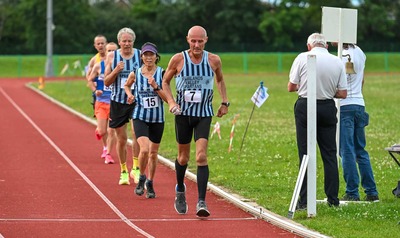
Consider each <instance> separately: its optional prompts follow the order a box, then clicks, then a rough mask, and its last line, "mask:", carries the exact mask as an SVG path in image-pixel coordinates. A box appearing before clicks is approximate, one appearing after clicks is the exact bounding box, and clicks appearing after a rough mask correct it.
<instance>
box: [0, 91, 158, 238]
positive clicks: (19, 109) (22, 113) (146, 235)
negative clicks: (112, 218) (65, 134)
mask: <svg viewBox="0 0 400 238" xmlns="http://www.w3.org/2000/svg"><path fill="white" fill-rule="evenodd" d="M0 92H1V93H2V94H3V95H4V97H5V98H6V99H7V100H8V101H9V102H10V103H11V105H13V106H14V107H15V108H16V109H17V110H18V112H19V113H21V115H22V116H23V117H25V119H26V120H27V121H28V122H29V123H30V124H31V125H32V126H33V127H34V128H35V129H36V130H37V131H38V132H39V133H40V134H41V135H42V136H43V138H44V139H45V140H47V142H48V143H49V144H50V145H51V146H52V147H53V148H54V149H55V150H56V151H57V152H58V153H59V154H60V155H61V157H63V158H64V160H65V161H66V162H67V163H68V164H69V165H70V166H71V167H72V168H73V169H74V170H75V172H77V173H78V174H79V175H80V176H81V177H82V178H83V180H85V181H86V183H88V184H89V186H90V187H91V188H92V189H93V190H94V191H95V192H96V193H97V194H98V195H99V196H100V197H101V198H102V199H103V201H104V202H105V203H107V205H108V206H109V207H110V208H111V209H112V210H113V211H114V212H115V214H117V215H118V216H119V217H120V218H121V220H123V221H124V222H125V223H126V224H127V225H128V226H130V227H132V228H133V229H134V230H136V231H137V232H139V233H140V234H142V235H144V236H145V237H153V236H152V235H150V234H148V233H147V232H145V231H144V230H142V229H140V228H139V227H138V226H136V225H135V224H133V223H132V222H131V221H130V220H129V219H128V218H126V217H125V215H124V214H122V212H121V211H120V210H118V208H117V207H116V206H115V205H114V204H112V202H111V201H110V200H109V199H108V198H107V197H106V196H105V195H104V194H103V193H102V192H101V191H100V190H99V189H98V188H97V187H96V185H94V183H92V181H90V179H89V178H88V177H86V175H85V174H84V173H82V171H81V170H80V169H79V168H78V167H77V166H76V165H75V164H74V163H73V162H72V161H71V160H70V159H69V158H68V156H67V155H65V154H64V152H63V151H62V150H61V149H60V148H59V147H58V146H57V145H56V144H55V143H54V142H53V141H52V140H51V139H50V138H49V137H48V136H47V135H46V134H45V133H44V132H43V131H42V130H41V129H40V128H39V127H38V126H37V125H36V124H35V122H33V121H32V119H31V118H30V117H29V116H28V115H27V114H26V113H25V112H24V111H23V110H22V109H21V108H20V107H19V106H18V105H17V104H16V103H15V102H14V100H12V98H11V97H10V96H9V95H8V94H7V93H6V92H5V91H4V90H3V88H2V87H0Z"/></svg>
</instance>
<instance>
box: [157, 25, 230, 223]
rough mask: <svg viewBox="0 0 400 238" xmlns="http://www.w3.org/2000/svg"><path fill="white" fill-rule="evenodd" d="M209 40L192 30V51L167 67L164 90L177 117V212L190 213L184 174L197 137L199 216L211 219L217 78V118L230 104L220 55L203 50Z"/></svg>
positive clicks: (203, 33) (199, 29)
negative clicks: (209, 157)
mask: <svg viewBox="0 0 400 238" xmlns="http://www.w3.org/2000/svg"><path fill="white" fill-rule="evenodd" d="M207 40H208V37H207V32H206V30H205V29H204V28H203V27H201V26H193V27H192V28H190V30H189V32H188V34H187V36H186V41H187V43H188V44H189V49H188V50H185V51H183V52H180V53H177V54H175V55H174V56H173V57H172V58H171V60H170V61H169V63H168V67H167V69H166V71H165V74H164V78H163V84H162V85H163V87H162V88H163V90H164V92H165V94H166V97H167V102H168V105H169V111H170V112H172V113H174V114H175V115H176V116H175V132H176V140H177V143H178V158H177V160H176V161H175V170H176V179H177V185H176V187H175V191H176V197H175V204H174V206H175V210H176V211H177V212H178V213H179V214H186V213H187V209H188V206H187V203H186V194H185V192H186V186H185V184H184V178H185V172H186V169H187V166H188V162H189V158H190V142H191V141H192V137H193V135H194V140H195V143H196V163H197V190H198V201H197V207H196V215H197V216H199V217H207V216H209V215H210V212H209V211H208V208H207V205H206V202H205V199H206V190H207V183H208V177H209V168H208V162H207V147H208V137H209V132H210V125H211V120H212V116H213V115H214V112H213V108H212V99H213V94H214V90H213V86H214V76H215V82H216V84H217V88H218V91H219V94H220V96H221V99H222V103H221V104H220V106H219V108H218V112H217V116H218V117H222V116H223V115H225V114H227V113H228V107H229V102H228V98H227V95H226V87H225V81H224V77H223V74H222V63H221V59H220V57H219V56H218V55H216V54H212V53H210V52H208V51H205V50H204V47H205V44H206V43H207ZM174 76H175V83H176V93H177V96H176V100H174V98H173V96H172V92H171V87H170V82H171V80H172V78H173V77H174Z"/></svg>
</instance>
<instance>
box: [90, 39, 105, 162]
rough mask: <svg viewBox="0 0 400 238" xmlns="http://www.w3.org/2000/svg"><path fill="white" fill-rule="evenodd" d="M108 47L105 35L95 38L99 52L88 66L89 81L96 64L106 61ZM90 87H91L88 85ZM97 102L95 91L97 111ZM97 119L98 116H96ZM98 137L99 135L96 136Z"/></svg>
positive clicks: (95, 45)
mask: <svg viewBox="0 0 400 238" xmlns="http://www.w3.org/2000/svg"><path fill="white" fill-rule="evenodd" d="M106 45H107V39H106V37H105V36H103V35H97V36H95V37H94V40H93V46H94V48H95V49H96V50H97V54H95V55H94V56H93V57H92V58H91V59H90V60H89V63H88V65H87V71H86V79H87V80H88V81H89V76H90V74H91V73H92V70H93V67H94V65H95V64H97V63H100V61H102V60H105V59H106V55H107V52H106ZM87 86H88V87H90V86H91V85H89V84H88V85H87ZM95 102H96V95H94V91H92V102H91V104H92V105H93V109H95V108H94V107H95ZM94 117H96V115H94ZM96 136H97V134H96ZM105 155H106V153H105V151H103V154H102V155H101V157H102V158H105Z"/></svg>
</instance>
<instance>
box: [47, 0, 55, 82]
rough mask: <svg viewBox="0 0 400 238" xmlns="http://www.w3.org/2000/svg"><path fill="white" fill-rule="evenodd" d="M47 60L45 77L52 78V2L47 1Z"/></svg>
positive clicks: (51, 0) (50, 0)
mask: <svg viewBox="0 0 400 238" xmlns="http://www.w3.org/2000/svg"><path fill="white" fill-rule="evenodd" d="M46 18H47V37H46V48H47V59H46V66H45V71H46V72H45V73H46V77H52V76H54V72H53V0H47V15H46Z"/></svg>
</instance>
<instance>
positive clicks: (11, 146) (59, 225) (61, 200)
mask: <svg viewBox="0 0 400 238" xmlns="http://www.w3.org/2000/svg"><path fill="white" fill-rule="evenodd" d="M26 82H28V80H23V79H2V80H0V131H1V136H0V148H1V156H0V157H1V158H0V237H2V236H3V237H5V238H9V237H41V238H47V237H86V238H89V237H191V238H194V237H297V236H296V235H294V234H292V233H289V232H287V231H284V230H282V229H280V228H277V227H275V226H273V225H271V224H269V223H268V222H266V221H264V220H260V219H256V218H254V217H253V216H251V215H250V214H248V213H246V212H244V211H242V210H241V209H239V208H237V207H235V206H234V205H232V204H230V203H228V202H227V201H225V200H224V199H223V198H221V197H218V196H216V195H214V194H212V193H207V204H208V207H209V210H210V212H211V216H210V217H209V218H208V219H204V220H200V219H198V218H197V217H196V215H195V207H196V200H197V199H196V197H197V187H196V184H195V183H194V182H192V181H190V180H186V185H187V200H188V205H189V211H188V214H186V215H178V214H177V213H176V212H175V210H174V207H173V201H174V196H175V192H174V187H175V173H174V171H172V170H170V169H169V168H167V167H165V166H163V165H161V164H160V165H159V166H158V168H157V169H158V170H157V174H156V178H155V185H154V186H155V190H156V192H157V198H156V199H146V198H145V197H144V196H142V197H139V196H136V195H135V194H134V192H133V190H134V185H133V181H131V185H130V186H119V185H118V180H119V172H120V170H119V165H118V164H114V165H105V164H104V162H103V160H102V159H100V158H99V157H100V152H101V149H100V144H99V142H98V141H97V140H96V139H95V137H94V126H93V125H90V124H89V123H88V122H86V121H84V120H82V119H81V118H79V117H77V116H74V115H72V114H71V113H69V112H67V111H66V110H64V109H62V108H60V107H58V106H57V105H55V104H53V103H51V102H49V101H48V100H46V99H45V98H43V97H42V96H40V95H38V94H37V93H36V92H33V91H32V90H30V89H28V88H27V87H25V83H26ZM128 151H130V150H128ZM113 155H114V158H116V155H115V152H114V154H113ZM128 162H130V160H128ZM128 167H129V168H130V167H131V164H128Z"/></svg>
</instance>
